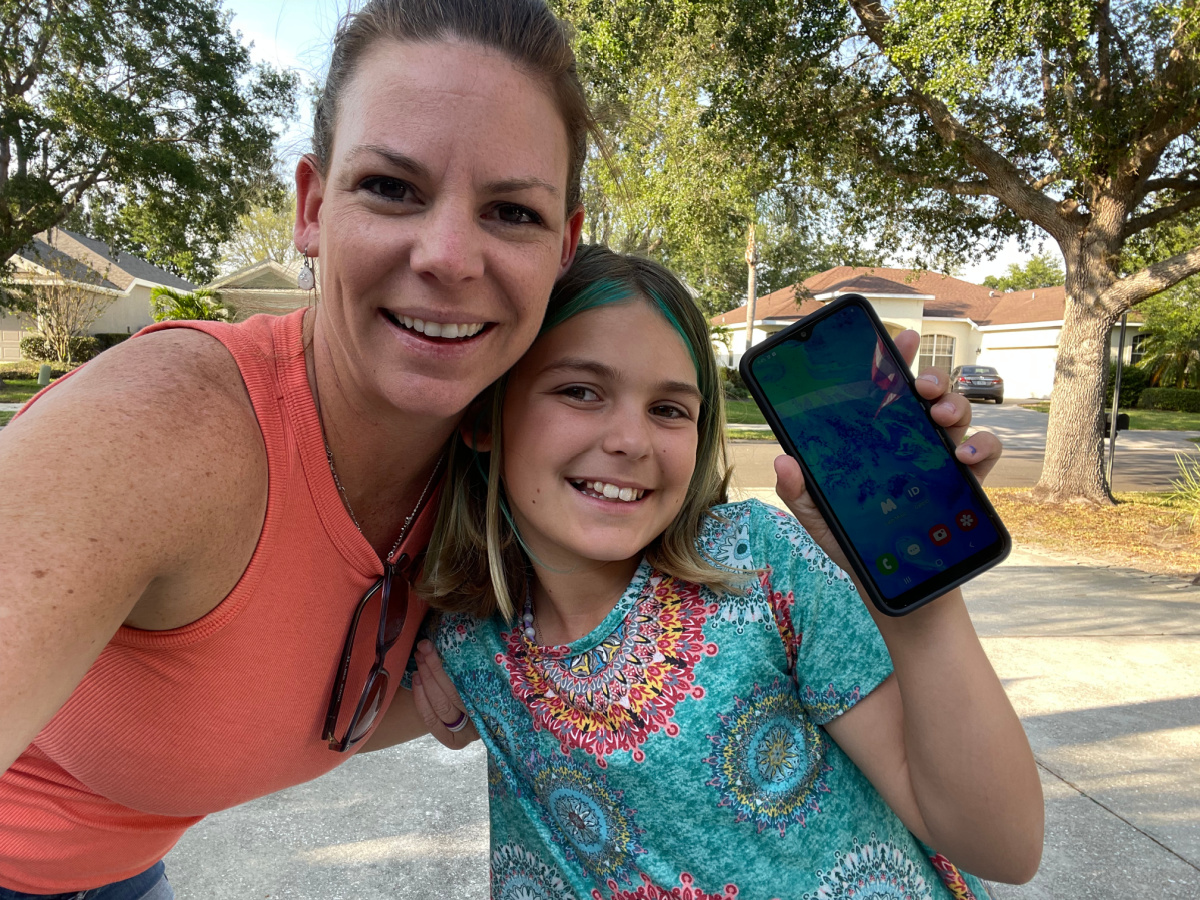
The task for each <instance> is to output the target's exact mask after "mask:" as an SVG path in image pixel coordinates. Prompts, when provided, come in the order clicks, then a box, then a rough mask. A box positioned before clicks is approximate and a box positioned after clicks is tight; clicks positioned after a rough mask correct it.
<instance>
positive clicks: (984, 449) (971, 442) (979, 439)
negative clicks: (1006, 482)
mask: <svg viewBox="0 0 1200 900" xmlns="http://www.w3.org/2000/svg"><path fill="white" fill-rule="evenodd" d="M1003 454H1004V445H1003V444H1002V443H1000V438H998V437H996V436H995V435H994V434H992V433H991V432H990V431H977V432H975V434H973V435H971V437H969V438H968V439H967V440H966V441H965V442H964V443H962V444H959V446H958V449H957V450H956V451H955V455H956V456H957V457H958V459H959V461H960V462H963V463H965V464H966V465H968V466H970V467H971V472H972V473H974V475H975V477H976V478H978V479H979V480H980V481H983V479H984V478H986V477H987V474H988V473H989V472H991V471H992V469H993V468H995V466H996V463H997V462H998V461H999V460H1000V457H1001V456H1002V455H1003Z"/></svg>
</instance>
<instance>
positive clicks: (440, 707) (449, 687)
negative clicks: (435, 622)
mask: <svg viewBox="0 0 1200 900" xmlns="http://www.w3.org/2000/svg"><path fill="white" fill-rule="evenodd" d="M414 655H415V656H416V660H417V672H416V674H415V675H413V700H414V702H415V703H416V707H417V712H418V713H419V714H420V716H421V719H422V721H423V722H424V723H425V727H427V728H428V729H429V733H430V734H432V735H433V736H434V737H435V738H437V739H438V740H439V741H440V742H441V743H442V744H444V745H445V746H447V747H449V748H451V749H452V750H458V749H461V748H462V747H465V746H466V745H467V744H469V743H471V741H474V740H477V739H478V738H479V733H478V732H477V731H476V730H475V726H473V725H472V724H471V722H470V720H469V719H468V718H466V709H465V707H464V706H463V702H462V699H461V698H460V697H459V695H458V691H456V690H455V689H454V685H453V684H452V683H451V681H450V678H449V676H447V675H446V672H445V670H444V669H443V668H442V662H441V660H440V659H438V655H437V652H436V651H435V650H434V649H433V645H432V644H430V643H429V641H421V642H420V644H419V645H418V646H417V649H416V651H415V654H414ZM460 723H461V724H463V725H464V727H463V728H462V729H461V730H458V731H451V730H450V726H451V725H458V724H460Z"/></svg>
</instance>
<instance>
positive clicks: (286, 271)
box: [205, 259, 300, 291]
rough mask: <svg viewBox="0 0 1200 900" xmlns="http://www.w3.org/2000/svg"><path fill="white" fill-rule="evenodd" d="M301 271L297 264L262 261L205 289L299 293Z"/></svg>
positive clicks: (218, 280) (223, 277)
mask: <svg viewBox="0 0 1200 900" xmlns="http://www.w3.org/2000/svg"><path fill="white" fill-rule="evenodd" d="M299 270H300V266H299V264H296V263H289V264H283V263H277V262H275V260H273V259H260V260H259V261H258V262H256V263H252V264H250V265H248V266H242V267H241V268H240V269H238V270H237V271H236V272H230V273H229V274H228V275H222V276H221V277H220V278H218V279H216V280H215V281H211V282H209V283H208V284H207V285H205V287H208V288H211V289H213V290H240V289H243V288H245V289H251V290H287V291H297V290H299V288H298V287H297V286H296V275H297V274H298V272H299Z"/></svg>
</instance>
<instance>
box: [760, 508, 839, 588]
mask: <svg viewBox="0 0 1200 900" xmlns="http://www.w3.org/2000/svg"><path fill="white" fill-rule="evenodd" d="M770 515H771V518H772V519H773V520H774V522H775V535H774V537H775V539H776V540H780V539H782V540H784V541H786V542H787V544H788V546H789V547H791V549H792V556H793V557H794V558H796V559H803V560H805V561H807V562H808V571H810V572H821V573H823V574H824V575H825V583H826V584H833V582H834V581H836V580H837V579H838V578H846V577H847V576H846V573H845V572H842V571H841V569H839V568H838V567H837V565H836V564H835V563H834V561H833V560H831V559H830V558H829V557H828V556H826V555H825V552H824V551H823V550H822V549H821V548H820V547H818V546H817V542H816V541H814V540H813V539H812V535H810V534H809V533H808V532H807V531H805V530H804V526H803V525H801V524H800V523H799V522H797V521H796V519H795V517H794V516H791V515H788V514H787V513H785V512H783V511H782V510H773V511H772V512H771V514H770Z"/></svg>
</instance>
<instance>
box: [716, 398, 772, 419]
mask: <svg viewBox="0 0 1200 900" xmlns="http://www.w3.org/2000/svg"><path fill="white" fill-rule="evenodd" d="M725 420H726V421H727V422H728V423H729V424H730V425H765V424H767V420H766V419H764V418H763V414H762V412H761V411H760V410H759V408H758V406H757V405H756V404H755V402H754V401H753V400H726V401H725Z"/></svg>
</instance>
